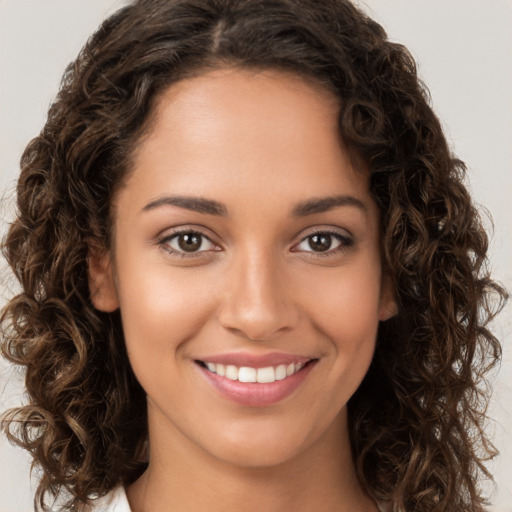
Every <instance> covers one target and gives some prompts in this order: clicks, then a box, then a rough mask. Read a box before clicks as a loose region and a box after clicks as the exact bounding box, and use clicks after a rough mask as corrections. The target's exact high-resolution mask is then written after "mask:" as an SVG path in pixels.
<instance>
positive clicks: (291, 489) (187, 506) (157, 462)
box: [127, 413, 377, 512]
mask: <svg viewBox="0 0 512 512" xmlns="http://www.w3.org/2000/svg"><path fill="white" fill-rule="evenodd" d="M164 434H165V432H163V431H160V432H159V429H158V426H157V425H151V422H150V439H151V440H152V443H151V449H150V464H149V466H148V469H147V470H146V472H145V473H144V474H143V475H142V476H141V477H140V478H139V479H138V480H137V481H136V482H135V483H134V484H132V485H131V486H130V487H128V489H127V495H128V499H129V502H130V506H131V509H132V511H133V512H154V511H159V512H182V511H203V510H208V511H209V512H221V511H222V512H234V511H239V510H244V511H245V512H256V511H258V512H259V511H261V510H265V511H266V512H282V511H283V510H294V512H310V511H311V510H315V511H316V512H349V511H350V512H376V511H377V509H376V507H375V504H374V503H373V501H372V500H371V499H369V498H368V496H367V495H366V494H365V493H364V491H363V489H362V488H361V486H360V484H359V481H358V479H357V477H356V475H355V470H354V466H353V463H352V458H351V453H350V444H349V437H348V430H347V428H346V414H344V413H343V414H341V415H340V416H339V417H338V418H337V419H336V420H335V421H334V422H333V424H332V425H331V426H330V428H329V429H328V431H327V432H325V435H323V436H322V438H321V439H318V440H317V441H316V442H315V443H313V444H312V445H310V446H309V447H307V448H306V449H305V450H303V451H301V452H300V453H299V454H297V455H295V456H294V457H292V458H290V459H289V460H286V461H284V462H282V463H280V464H277V465H273V466H264V467H247V466H237V465H234V464H232V463H229V462H226V461H223V460H219V459H218V458H215V457H212V456H211V455H210V454H208V453H206V452H205V451H203V450H201V448H199V447H197V446H196V445H194V444H193V443H191V442H190V441H189V440H188V439H187V438H186V437H185V436H177V437H176V436H174V435H171V436H169V435H168V432H167V433H166V434H167V435H164ZM170 439H173V440H174V441H171V442H169V440H170Z"/></svg>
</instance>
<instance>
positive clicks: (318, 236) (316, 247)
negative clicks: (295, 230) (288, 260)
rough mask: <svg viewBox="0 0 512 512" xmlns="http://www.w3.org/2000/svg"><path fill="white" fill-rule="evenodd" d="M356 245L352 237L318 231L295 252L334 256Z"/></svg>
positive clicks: (303, 240)
mask: <svg viewBox="0 0 512 512" xmlns="http://www.w3.org/2000/svg"><path fill="white" fill-rule="evenodd" d="M353 245H354V240H353V238H352V237H351V236H348V235H345V234H342V233H338V232H330V231H317V232H316V233H311V234H310V235H308V236H306V237H304V238H303V239H302V240H301V241H300V243H299V244H297V245H296V246H295V247H294V248H293V251H294V252H297V251H298V252H306V253H310V254H315V253H316V254H318V255H325V256H327V255H331V254H332V255H334V254H336V253H338V252H340V251H343V250H344V249H348V248H349V247H352V246H353Z"/></svg>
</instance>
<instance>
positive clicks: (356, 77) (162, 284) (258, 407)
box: [3, 0, 504, 512]
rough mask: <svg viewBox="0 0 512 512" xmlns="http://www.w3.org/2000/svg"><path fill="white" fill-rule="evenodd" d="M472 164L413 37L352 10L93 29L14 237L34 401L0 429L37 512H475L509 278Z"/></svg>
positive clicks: (9, 248) (310, 6) (34, 151)
mask: <svg viewBox="0 0 512 512" xmlns="http://www.w3.org/2000/svg"><path fill="white" fill-rule="evenodd" d="M463 171H464V166H463V164H462V163H461V162H460V161H458V160H457V159H456V158H454V157H453V155H451V154H450V151H449V149H448V147H447V145H446V141H445V139H444V136H443V134H442V131H441V128H440V125H439V123H438V121H437V119H436V117H435V116H434V114H433V113H432V111H431V109H430V107H429V106H428V103H427V101H426V99H425V92H424V90H423V89H422V87H421V84H420V83H419V82H418V79H417V77H416V74H415V68H414V63H413V61H412V59H411V58H410V56H409V55H408V53H407V52H406V50H405V49H403V48H402V47H400V46H397V45H395V44H392V43H390V42H389V41H387V39H386V36H385V34H384V32H383V30H382V28H381V27H380V26H378V25H377V24H376V23H375V22H373V21H372V20H370V19H368V18H366V17H365V16H364V15H363V14H362V13H360V12H359V11H357V10H356V9H355V8H354V7H353V6H352V5H351V4H350V3H348V2H344V1H328V2H322V3H316V2H312V1H305V0H303V1H294V2H284V1H283V2H277V1H272V2H270V1H268V2H265V1H254V0H252V1H246V2H244V1H213V0H212V1H209V2H205V1H201V2H199V1H197V2H191V1H181V2H180V1H174V2H169V1H163V0H161V1H157V0H152V1H149V2H148V1H144V2H143V1H139V2H135V3H134V4H133V5H130V6H129V7H127V8H125V9H123V10H121V11H120V12H119V13H118V14H116V15H114V16H113V17H112V18H111V19H110V20H107V22H105V24H104V25H103V26H102V28H100V30H99V31H98V32H97V33H96V34H95V36H94V37H93V38H92V39H91V40H90V42H89V43H88V45H87V46H86V48H84V50H83V51H82V53H81V55H80V56H79V58H78V59H77V61H76V63H75V64H74V66H72V67H70V68H69V70H68V72H67V74H66V77H65V80H64V82H63V86H62V89H61V91H60V93H59V96H58V98H57V101H56V102H55V104H54V105H53V107H52V108H51V110H50V113H49V117H48V121H47V124H46V126H45V128H44V130H43V132H42V133H41V135H40V136H39V137H38V138H36V139H34V141H33V142H32V143H31V144H30V145H29V147H28V148H27V150H26V152H25V155H24V157H23V162H22V174H21V177H20V181H19V186H18V208H19V217H18V220H17V221H16V222H15V223H14V224H13V226H12V228H11V230H10V232H9V235H8V237H7V239H6V242H5V252H6V255H7V259H8V261H9V262H10V263H11V265H12V266H13V268H14V270H15V272H16V274H17V276H18V278H19V279H20V282H21V283H22V285H23V288H24V292H23V293H22V294H20V295H19V296H17V297H15V298H13V299H12V300H11V301H10V302H9V304H8V305H7V308H6V310H5V313H4V317H3V322H4V326H5V327H4V329H5V331H4V332H5V342H4V350H5V353H6V355H7V356H8V357H9V358H10V359H11V360H12V361H14V362H16V363H18V364H22V365H24V366H25V367H26V369H27V390H28V392H29V394H30V397H31V401H32V403H31V404H30V405H28V406H27V407H24V408H21V409H18V410H16V411H13V412H11V413H10V415H8V416H6V419H5V420H4V425H5V429H6V431H7V432H9V433H10V436H11V438H12V439H13V440H15V441H16V440H17V442H18V443H19V444H21V445H22V446H24V447H25V448H27V449H29V450H30V451H31V453H32V454H33V455H34V458H35V461H36V462H37V464H39V465H40V466H41V467H42V468H43V471H44V473H43V477H42V480H41V484H40V487H39V490H38V495H37V500H38V503H39V505H40V507H41V508H44V501H45V499H46V500H47V503H50V499H51V497H52V496H54V495H56V494H58V492H59V491H60V490H63V491H67V492H68V493H69V502H68V509H72V508H73V507H75V508H77V507H80V506H82V505H83V504H84V503H86V502H87V501H89V504H88V505H87V506H88V507H90V508H91V507H96V508H97V509H100V510H101V508H99V507H104V508H105V509H106V510H128V508H127V507H128V506H130V507H131V510H133V511H134V512H137V511H142V510H144V511H146V510H153V509H155V510H166V507H167V508H168V509H169V510H199V509H202V508H204V506H205V505H206V504H207V506H208V508H209V509H210V510H212V509H213V510H217V509H218V510H232V509H235V508H236V509H239V508H243V509H244V510H252V509H255V510H256V509H257V510H260V509H262V508H263V507H265V508H267V509H270V510H286V509H295V510H319V511H322V510H325V511H330V510H361V511H365V510H368V511H369V510H425V511H427V510H428V511H431V510H467V511H477V510H483V497H482V496H481V495H480V492H479V490H478V481H477V479H478V477H479V474H481V473H484V474H485V473H486V470H485V467H484V466H483V462H482V461H483V459H484V458H485V456H486V455H491V454H492V452H493V448H492V445H490V444H486V443H487V440H486V438H485V435H484V433H483V431H482V423H483V419H484V415H483V412H482V411H483V408H482V407H483V400H484V398H485V396H484V393H483V388H482V387H481V382H480V379H481V377H482V376H483V374H484V373H485V371H486V370H488V369H489V368H490V367H492V365H493V364H495V363H496V362H497V360H498V358H499V354H500V347H499V344H498V342H497V340H496V339H495V338H494V337H493V336H492V334H491V333H490V332H488V331H487V330H486V328H485V325H486V323H487V321H488V320H489V319H490V317H492V312H491V310H490V306H489V305H488V300H489V298H490V295H491V293H492V292H495V293H497V294H498V295H499V296H501V297H503V296H504V292H503V291H502V290H501V289H500V288H499V287H498V286H497V285H496V284H495V283H493V282H492V281H491V280H490V279H489V277H488V276H487V275H486V274H485V272H484V265H485V255H486V249H487V247H486V244H487V241H486V235H485V232H484V231H483V229H482V227H481V225H480V223H479V220H478V216H477V213H476V211H475V209H474V207H473V206H472V203H471V200H470V198H469V195H468V193H467V191H466V190H465V188H464V186H463V185H462V183H461V180H462V175H463ZM20 420H21V422H20ZM205 427H206V428H205ZM482 443H483V444H484V446H485V447H486V451H485V453H482V452H479V451H478V449H479V445H480V444H482ZM107 493H109V494H108V495H107V496H106V497H105V498H100V500H96V501H95V500H94V499H92V498H94V497H96V496H103V495H105V494H107Z"/></svg>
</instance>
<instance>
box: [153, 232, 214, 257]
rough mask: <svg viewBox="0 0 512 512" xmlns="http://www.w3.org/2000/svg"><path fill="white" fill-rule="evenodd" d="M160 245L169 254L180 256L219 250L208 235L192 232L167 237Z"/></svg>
mask: <svg viewBox="0 0 512 512" xmlns="http://www.w3.org/2000/svg"><path fill="white" fill-rule="evenodd" d="M158 243H159V245H161V246H162V247H163V248H164V249H165V250H167V251H168V252H169V253H171V254H177V255H180V256H186V255H187V254H190V255H193V254H196V253H202V252H206V251H214V250H217V246H216V245H215V244H214V243H213V242H212V241H211V240H210V239H209V238H208V237H207V236H206V235H203V234H202V233H199V232H198V231H191V230H187V231H180V232H178V233H174V234H172V235H170V236H166V237H165V238H163V239H162V240H160V241H159V242H158Z"/></svg>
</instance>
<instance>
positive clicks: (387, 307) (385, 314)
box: [379, 273, 398, 322]
mask: <svg viewBox="0 0 512 512" xmlns="http://www.w3.org/2000/svg"><path fill="white" fill-rule="evenodd" d="M397 313H398V306H397V304H396V300H395V291H394V287H393V282H392V281H391V278H390V276H389V275H388V274H386V273H384V274H383V275H382V285H381V289H380V299H379V320H380V321H381V322H385V321H386V320H389V319H390V318H392V317H394V316H395V315H396V314H397Z"/></svg>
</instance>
